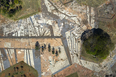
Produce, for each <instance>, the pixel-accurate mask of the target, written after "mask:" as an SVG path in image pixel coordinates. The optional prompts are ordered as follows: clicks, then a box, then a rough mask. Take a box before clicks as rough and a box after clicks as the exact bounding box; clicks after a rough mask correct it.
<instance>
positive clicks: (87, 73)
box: [54, 63, 96, 77]
mask: <svg viewBox="0 0 116 77" xmlns="http://www.w3.org/2000/svg"><path fill="white" fill-rule="evenodd" d="M75 72H77V74H78V76H79V77H96V76H95V75H94V72H93V71H91V70H89V69H87V68H85V67H82V66H80V65H78V64H76V63H75V64H73V65H71V66H69V67H67V68H66V69H64V70H63V71H60V72H59V73H57V74H55V75H54V77H65V76H68V75H70V74H73V73H75Z"/></svg>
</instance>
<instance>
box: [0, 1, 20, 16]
mask: <svg viewBox="0 0 116 77" xmlns="http://www.w3.org/2000/svg"><path fill="white" fill-rule="evenodd" d="M21 9H22V1H21V0H0V12H1V13H3V14H7V15H8V16H9V17H12V16H13V15H15V14H16V12H17V11H20V10H21Z"/></svg>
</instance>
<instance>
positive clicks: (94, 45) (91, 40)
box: [81, 28, 114, 59]
mask: <svg viewBox="0 0 116 77" xmlns="http://www.w3.org/2000/svg"><path fill="white" fill-rule="evenodd" d="M81 40H82V41H83V45H82V46H83V48H84V49H85V51H86V53H87V54H91V55H92V56H93V57H94V58H96V57H98V58H100V59H105V58H106V57H107V56H108V55H109V53H110V52H109V51H110V50H113V49H114V44H113V43H112V42H111V39H110V36H109V35H108V34H107V33H106V32H104V31H103V30H102V29H100V28H98V29H95V28H94V29H91V30H87V31H85V32H83V33H82V36H81Z"/></svg>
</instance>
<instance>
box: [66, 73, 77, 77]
mask: <svg viewBox="0 0 116 77" xmlns="http://www.w3.org/2000/svg"><path fill="white" fill-rule="evenodd" d="M66 77H78V74H77V72H75V73H73V74H70V75H68V76H66Z"/></svg>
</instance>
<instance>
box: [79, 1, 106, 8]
mask: <svg viewBox="0 0 116 77" xmlns="http://www.w3.org/2000/svg"><path fill="white" fill-rule="evenodd" d="M105 1H107V0H77V2H78V3H79V4H84V5H88V6H91V7H98V6H99V5H101V4H103V3H104V2H105Z"/></svg>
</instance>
